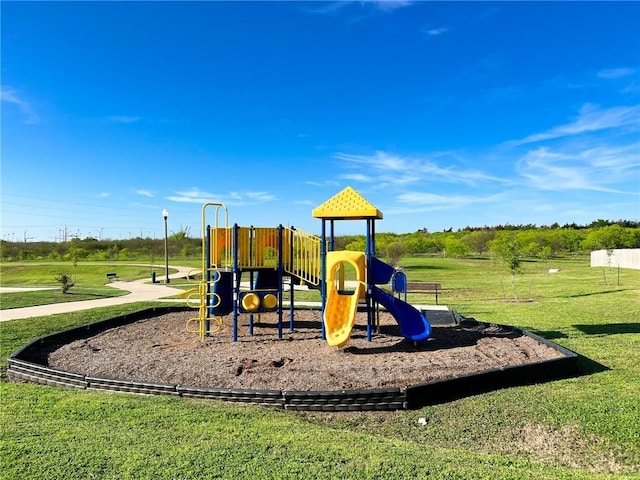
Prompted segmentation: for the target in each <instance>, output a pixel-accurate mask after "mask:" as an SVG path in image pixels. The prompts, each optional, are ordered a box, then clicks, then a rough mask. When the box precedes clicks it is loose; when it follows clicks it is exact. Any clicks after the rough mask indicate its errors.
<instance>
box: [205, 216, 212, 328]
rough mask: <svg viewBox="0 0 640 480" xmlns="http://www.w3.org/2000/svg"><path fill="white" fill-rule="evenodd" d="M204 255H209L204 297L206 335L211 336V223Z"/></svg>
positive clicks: (206, 261) (206, 265)
mask: <svg viewBox="0 0 640 480" xmlns="http://www.w3.org/2000/svg"><path fill="white" fill-rule="evenodd" d="M204 255H205V256H206V257H207V259H206V260H205V268H206V269H207V271H206V273H205V282H206V285H207V290H206V295H205V299H204V304H205V308H206V309H207V316H206V318H207V319H206V321H205V323H204V326H205V335H206V336H209V327H210V324H211V323H210V320H209V319H210V318H211V315H213V307H210V305H211V299H210V298H209V297H210V295H211V225H207V234H206V241H205V252H204Z"/></svg>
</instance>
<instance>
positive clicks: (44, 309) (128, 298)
mask: <svg viewBox="0 0 640 480" xmlns="http://www.w3.org/2000/svg"><path fill="white" fill-rule="evenodd" d="M170 268H174V269H177V270H178V272H176V273H173V274H171V275H169V279H178V278H185V277H186V276H187V274H188V273H189V272H190V271H192V270H193V268H190V267H174V266H170ZM148 282H149V280H148V279H141V280H134V281H133V282H119V281H115V282H111V283H109V284H107V285H108V286H110V287H113V288H117V289H120V290H126V291H128V292H130V293H129V294H127V295H122V296H119V297H109V298H100V299H97V300H84V301H81V302H64V303H53V304H51V305H38V306H35V307H25V308H10V309H7V310H0V322H6V321H8V320H18V319H21V318H30V317H40V316H44V315H55V314H56V313H66V312H78V311H81V310H88V309H90V308H98V307H109V306H112V305H123V304H125V303H135V302H146V301H153V300H158V299H160V298H164V297H171V296H173V295H178V294H179V293H181V292H183V291H184V290H182V289H179V288H172V287H170V286H167V285H164V284H159V283H155V284H153V283H148Z"/></svg>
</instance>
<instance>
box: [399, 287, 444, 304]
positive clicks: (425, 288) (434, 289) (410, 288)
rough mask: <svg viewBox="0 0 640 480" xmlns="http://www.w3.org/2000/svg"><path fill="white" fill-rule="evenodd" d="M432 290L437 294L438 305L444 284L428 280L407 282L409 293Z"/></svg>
mask: <svg viewBox="0 0 640 480" xmlns="http://www.w3.org/2000/svg"><path fill="white" fill-rule="evenodd" d="M422 292H432V293H434V294H435V296H436V305H438V295H440V294H441V293H442V285H440V284H439V283H426V282H407V293H422Z"/></svg>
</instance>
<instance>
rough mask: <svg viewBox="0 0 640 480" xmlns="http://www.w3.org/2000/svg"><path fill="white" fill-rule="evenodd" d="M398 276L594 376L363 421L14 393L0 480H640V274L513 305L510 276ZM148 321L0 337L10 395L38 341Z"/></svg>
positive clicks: (53, 325)
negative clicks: (523, 332)
mask: <svg viewBox="0 0 640 480" xmlns="http://www.w3.org/2000/svg"><path fill="white" fill-rule="evenodd" d="M401 265H402V266H403V267H404V268H405V269H406V270H407V276H408V278H409V279H410V280H417V281H419V280H422V281H431V282H439V283H441V284H442V286H443V288H444V293H443V295H442V296H441V303H443V304H447V305H449V306H450V307H451V308H452V309H455V310H457V311H459V312H460V313H461V314H463V315H465V316H467V317H475V318H476V319H478V320H482V321H488V322H495V323H507V324H511V325H516V326H519V327H523V328H526V329H529V330H531V331H533V332H536V333H538V334H540V335H542V336H544V337H546V338H549V339H552V340H553V341H555V342H556V343H558V344H560V345H563V346H565V347H567V348H569V349H571V350H574V351H576V352H578V353H579V354H580V355H581V358H580V364H581V367H582V370H583V373H584V374H583V375H581V376H579V377H576V378H570V379H566V380H560V381H555V382H549V383H545V384H539V385H530V386H524V387H516V388H509V389H504V390H498V391H494V392H489V393H486V394H482V395H476V396H473V397H468V398H463V399H459V400H455V401H452V402H448V403H445V404H438V405H433V406H428V407H424V408H422V409H420V410H416V411H400V412H385V413H357V414H338V413H331V414H312V413H293V412H283V411H277V410H269V409H264V408H260V407H255V406H239V405H229V404H223V403H217V402H207V401H198V400H185V399H179V398H168V397H143V396H132V395H126V394H105V393H97V392H89V391H74V390H62V389H57V388H53V387H45V386H37V385H28V384H16V383H11V382H6V381H3V382H2V383H1V384H0V393H1V395H2V397H1V400H2V401H1V406H0V408H1V412H2V415H1V416H0V432H1V433H0V435H1V437H0V439H1V442H2V448H1V449H0V478H7V479H9V478H10V479H32V478H38V479H61V478H65V479H66V478H70V479H75V478H77V479H85V478H107V479H127V478H162V479H165V478H166V479H174V478H183V479H188V478H228V479H242V478H246V479H254V478H257V479H267V478H269V479H295V478H310V479H311V478H313V479H336V478H344V479H415V478H427V477H428V478H460V479H467V478H474V479H475V478H487V479H511V478H512V479H522V478H531V479H539V478H542V479H558V478H640V400H639V399H640V272H638V271H633V270H621V271H620V278H619V280H618V272H617V271H614V270H611V271H608V270H604V271H603V270H602V269H600V268H594V269H592V268H590V267H589V263H588V259H569V260H567V259H563V260H550V261H548V262H546V263H545V264H542V263H538V262H534V261H531V262H526V264H525V271H524V273H523V274H522V275H518V276H517V278H516V279H515V286H516V295H517V297H518V301H517V302H516V301H515V299H514V295H513V290H512V288H511V276H510V274H508V273H505V272H504V271H503V268H502V267H501V266H499V265H498V264H494V263H493V262H492V261H491V260H486V259H460V260H455V259H442V258H405V259H403V261H402V263H401ZM78 267H79V266H78ZM550 268H554V269H558V271H557V272H556V273H549V269H550ZM25 275H28V273H27V274H25ZM141 275H142V274H141ZM144 275H148V272H145V273H144ZM3 283H4V280H3ZM410 299H411V301H413V302H416V303H432V301H433V298H432V296H430V295H424V296H412V297H411V298H410ZM147 306H149V305H148V304H137V305H123V306H121V307H112V308H109V309H95V310H92V311H89V312H78V313H73V314H65V315H56V316H50V317H39V318H32V319H25V320H16V321H11V322H4V323H2V324H0V355H1V359H2V363H1V364H0V368H1V370H0V373H2V376H3V380H4V374H5V372H6V358H7V356H8V355H9V354H10V353H11V352H12V351H14V350H16V349H17V348H19V347H20V346H21V345H23V344H25V343H27V342H29V341H30V340H32V339H34V338H37V337H38V336H41V335H44V334H46V333H50V332H54V331H58V330H62V329H64V328H69V327H71V326H74V325H82V324H85V323H89V322H93V321H97V320H100V319H103V318H108V317H111V316H114V315H118V314H121V313H124V312H127V311H132V310H136V309H140V308H145V307H147ZM212 361H213V359H212ZM420 418H422V419H424V420H423V422H421V423H418V419H420Z"/></svg>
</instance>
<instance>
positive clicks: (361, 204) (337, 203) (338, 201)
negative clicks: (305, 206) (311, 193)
mask: <svg viewBox="0 0 640 480" xmlns="http://www.w3.org/2000/svg"><path fill="white" fill-rule="evenodd" d="M312 215H313V217H314V218H325V219H335V220H343V219H345V220H346V219H365V218H375V219H381V218H382V212H380V210H378V209H377V208H376V207H374V206H373V205H372V204H371V203H369V201H368V200H366V199H365V198H364V197H363V196H362V195H360V194H359V193H358V192H356V191H355V190H354V189H353V188H351V187H346V188H345V189H344V190H342V191H341V192H340V193H337V194H336V195H334V196H333V197H331V198H330V199H329V200H327V201H326V202H324V203H323V204H322V205H320V206H319V207H316V208H314V209H313V212H312Z"/></svg>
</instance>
